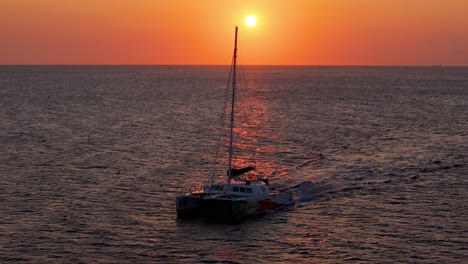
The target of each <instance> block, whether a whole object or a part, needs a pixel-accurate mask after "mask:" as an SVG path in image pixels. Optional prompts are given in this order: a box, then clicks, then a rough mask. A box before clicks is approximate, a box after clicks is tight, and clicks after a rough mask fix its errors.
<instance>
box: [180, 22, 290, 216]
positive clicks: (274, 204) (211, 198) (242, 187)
mask: <svg viewBox="0 0 468 264" xmlns="http://www.w3.org/2000/svg"><path fill="white" fill-rule="evenodd" d="M237 32H238V28H237V27H235V36H234V54H233V65H232V69H233V71H232V94H231V105H230V108H231V109H230V110H231V111H230V126H229V131H230V132H229V158H228V169H227V180H226V181H225V182H219V183H213V180H212V183H211V184H210V185H208V186H206V187H201V188H197V189H194V190H191V191H189V192H187V193H184V194H181V195H179V196H177V197H176V209H177V216H178V217H179V218H191V217H196V216H201V217H203V218H206V219H211V220H227V219H238V218H244V217H247V216H251V215H255V214H260V213H264V212H266V211H267V210H272V209H277V208H280V207H284V206H287V205H291V204H293V203H294V198H293V194H292V193H291V192H287V191H275V190H273V189H272V188H270V185H269V181H268V179H265V178H259V177H258V176H255V177H245V176H244V174H246V173H248V172H250V171H253V170H255V167H254V166H247V167H244V168H233V155H234V154H233V140H234V139H233V138H234V137H233V131H234V111H235V96H236V68H237Z"/></svg>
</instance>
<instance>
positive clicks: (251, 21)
mask: <svg viewBox="0 0 468 264" xmlns="http://www.w3.org/2000/svg"><path fill="white" fill-rule="evenodd" d="M245 24H246V25H247V26H249V27H255V25H256V24H257V18H256V17H255V16H247V17H246V18H245Z"/></svg>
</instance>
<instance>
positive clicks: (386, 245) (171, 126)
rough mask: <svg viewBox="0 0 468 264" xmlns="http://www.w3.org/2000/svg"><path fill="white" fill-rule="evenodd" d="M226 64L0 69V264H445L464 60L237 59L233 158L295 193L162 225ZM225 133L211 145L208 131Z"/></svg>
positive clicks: (461, 156)
mask: <svg viewBox="0 0 468 264" xmlns="http://www.w3.org/2000/svg"><path fill="white" fill-rule="evenodd" d="M228 73H229V69H228V67H180V66H147V67H138V66H132V67H129V66H120V67H117V66H116V67H107V66H106V67H104V66H100V67H91V66H76V67H75V66H2V67H0V104H1V106H2V107H1V108H0V120H1V123H0V128H1V129H0V146H1V152H0V262H2V263H10V262H11V263H254V262H258V263H292V262H296V263H341V262H348V261H354V262H356V263H386V262H388V263H405V262H406V263H463V262H464V261H466V260H467V259H468V232H467V231H468V223H467V221H468V220H467V219H468V197H467V196H468V180H467V179H468V165H467V164H468V68H460V67H244V68H242V71H240V76H241V77H242V78H241V86H240V87H239V97H238V98H237V99H238V103H239V105H240V108H239V109H241V110H240V113H239V115H238V118H237V119H236V120H237V123H236V124H237V126H236V130H235V132H236V135H237V139H239V142H238V143H236V145H235V151H236V154H237V155H236V163H237V164H239V165H242V164H244V163H245V164H247V163H248V162H249V161H250V160H255V162H256V163H255V165H256V166H257V168H258V170H259V173H264V175H266V176H268V177H270V178H271V179H273V180H272V182H273V183H272V184H273V185H275V186H280V187H291V186H295V189H296V190H297V192H298V194H299V197H298V199H299V200H298V203H297V204H296V205H295V206H293V207H290V208H286V209H283V210H280V211H276V212H270V213H267V214H266V215H263V216H261V217H255V218H252V219H248V220H247V221H243V222H238V223H207V222H205V221H203V220H190V221H187V220H184V221H182V220H178V219H177V218H176V213H175V202H174V199H175V197H176V195H178V194H179V193H180V192H181V187H182V186H183V185H184V184H186V183H188V182H198V181H206V180H209V179H210V177H211V171H212V168H213V161H218V163H220V165H218V166H217V167H215V172H216V173H217V174H216V177H217V178H219V179H222V177H221V176H219V177H218V176H217V175H225V170H224V168H225V166H223V165H225V164H224V163H223V160H224V158H223V157H224V156H225V152H226V151H225V149H226V148H225V144H221V147H220V152H219V153H220V154H219V156H218V157H215V156H214V154H215V153H216V149H217V144H216V143H217V142H218V140H217V138H218V136H219V129H218V128H219V123H220V121H219V120H220V115H221V109H222V108H223V102H224V97H225V87H226V83H227V77H228ZM224 143H225V142H224Z"/></svg>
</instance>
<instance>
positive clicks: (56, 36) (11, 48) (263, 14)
mask: <svg viewBox="0 0 468 264" xmlns="http://www.w3.org/2000/svg"><path fill="white" fill-rule="evenodd" d="M250 14H253V15H255V16H257V20H258V24H257V26H256V27H254V28H247V27H246V26H245V24H244V22H243V21H244V18H245V16H247V15H250ZM467 14H468V0H242V1H241V0H0V64H230V62H231V55H232V46H233V32H234V25H239V34H240V35H239V52H240V59H241V61H240V62H241V63H243V64H297V65H302V64H307V65H434V64H443V65H468V15H467Z"/></svg>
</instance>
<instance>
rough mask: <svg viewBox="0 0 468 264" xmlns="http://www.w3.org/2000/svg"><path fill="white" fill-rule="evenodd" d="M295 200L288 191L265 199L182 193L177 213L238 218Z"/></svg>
mask: <svg viewBox="0 0 468 264" xmlns="http://www.w3.org/2000/svg"><path fill="white" fill-rule="evenodd" d="M293 202H294V200H293V198H292V195H290V194H288V193H280V194H275V195H272V196H271V198H269V199H264V200H258V199H252V198H234V199H233V198H231V197H228V198H226V197H209V196H206V195H205V196H204V195H193V194H190V195H181V196H178V197H177V215H178V217H180V218H192V217H197V216H202V217H204V218H206V219H212V220H225V219H236V218H242V217H246V216H249V215H254V214H259V213H262V212H265V211H266V210H271V209H276V208H280V207H283V206H287V205H290V204H292V203H293Z"/></svg>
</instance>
